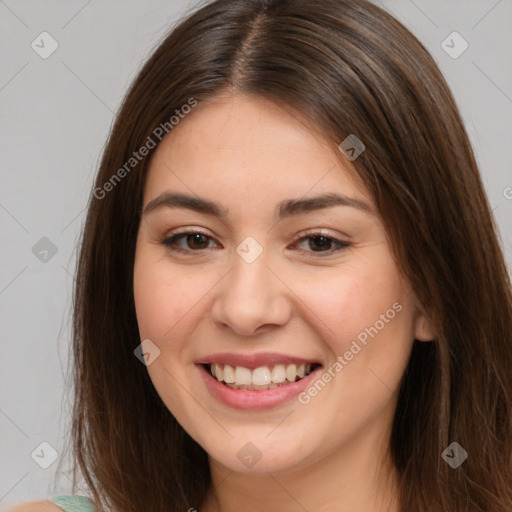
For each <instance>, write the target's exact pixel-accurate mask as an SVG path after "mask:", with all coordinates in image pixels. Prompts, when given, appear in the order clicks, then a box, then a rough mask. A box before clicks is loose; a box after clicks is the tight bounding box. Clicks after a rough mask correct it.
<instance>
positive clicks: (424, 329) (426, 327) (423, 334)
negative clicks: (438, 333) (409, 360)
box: [414, 309, 435, 341]
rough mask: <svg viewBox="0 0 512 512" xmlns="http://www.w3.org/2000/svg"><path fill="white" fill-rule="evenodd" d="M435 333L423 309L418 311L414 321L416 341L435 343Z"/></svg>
mask: <svg viewBox="0 0 512 512" xmlns="http://www.w3.org/2000/svg"><path fill="white" fill-rule="evenodd" d="M434 338H435V333H434V329H433V325H432V322H431V321H430V320H429V318H428V316H427V314H426V313H425V312H424V311H423V310H422V309H416V315H415V319H414V339H416V340H418V341H433V340H434Z"/></svg>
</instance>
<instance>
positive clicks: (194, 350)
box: [134, 95, 432, 512]
mask: <svg viewBox="0 0 512 512" xmlns="http://www.w3.org/2000/svg"><path fill="white" fill-rule="evenodd" d="M336 151H338V150H337V148H336V147H334V148H333V147H332V145H329V144H327V142H325V140H323V139H322V137H321V136H320V135H319V134H318V132H316V131H314V130H313V129H312V128H311V127H308V126H307V124H305V123H303V122H301V121H299V120H298V118H297V116H296V115H295V116H294V115H291V114H290V113H289V110H288V111H287V110H284V109H281V108H279V107H277V106H276V105H275V104H273V103H271V102H268V101H266V100H263V99H260V98H255V97H244V96H240V95H239V96H229V95H225V96H222V97H217V98H215V100H213V101H208V102H204V103H203V104H200V105H199V106H198V107H197V108H196V109H195V110H194V111H193V112H192V113H190V114H189V115H188V116H187V118H186V119H185V120H183V121H182V122H181V123H180V125H179V126H177V127H176V128H175V129H174V130H173V131H172V132H171V133H170V134H169V135H168V136H167V137H166V138H165V139H164V140H163V142H162V143H161V144H160V146H159V147H158V148H157V150H156V152H155V154H154V156H153V159H152V161H151V165H150V168H149V172H148V176H147V181H146V184H145V190H144V198H143V211H144V209H145V208H146V206H147V205H148V204H149V203H150V202H151V201H152V200H154V199H155V198H157V197H158V196H159V195H160V194H162V193H164V192H173V193H183V194H188V195H192V196H194V197H200V198H203V199H207V200H210V201H213V202H215V203H219V204H220V205H221V206H222V207H224V208H225V209H227V212H228V213H227V214H226V216H225V217H223V218H218V217H216V216H214V215H209V214H206V213H202V212H201V213H200V212H197V211H193V210H191V209H187V208H184V207H175V206H174V207H166V206H163V207H160V208H155V209H153V210H152V211H150V212H148V213H146V214H144V215H143V216H142V220H141V223H140V229H139V233H138V239H137V247H136V257H135V268H134V294H135V303H136V310H137V320H138V325H139V331H140V337H141V340H145V339H150V340H151V341H152V342H153V343H154V344H155V345H156V346H157V347H158V348H159V350H160V356H159V357H158V358H156V359H155V361H154V362H153V363H152V364H150V365H149V366H148V371H149V375H150V377H151V379H152V382H153V384H154V386H155V388H156V390H157V391H158V393H159V395H160V397H161V398H162V400H163V401H164V403H165V404H166V406H167V407H168V408H169V410H170V411H171V412H172V413H173V415H174V416H175V417H176V418H177V420H178V421H179V422H180V424H181V425H182V426H183V427H184V429H185V430H186V431H187V432H188V433H189V434H190V435H191V436H192V437H193V438H194V439H195V440H196V441H197V442H198V443H199V444H200V445H201V446H202V447H203V448H204V449H205V450H206V451H207V452H208V454H209V456H210V460H211V471H212V479H213V487H212V489H213V491H212V492H211V493H210V496H209V498H208V500H207V502H206V503H205V504H203V506H202V507H201V512H221V511H222V512H234V511H238V510H242V509H243V510H254V511H256V510H266V511H269V512H274V511H276V512H277V511H279V512H283V511H290V512H291V511H295V510H315V511H319V512H324V511H334V510H335V511H337V512H348V511H353V510H358V511H368V512H370V511H384V510H388V511H390V512H393V511H396V510H397V504H396V501H395V500H394V499H393V491H394V490H396V488H395V484H396V480H395V477H396V475H395V473H394V470H393V468H392V466H391V464H390V462H389V459H388V458H387V457H386V456H385V454H386V452H387V447H388V445H389V435H390V430H391V424H392V420H393V414H394V410H395V407H396V399H397V389H398V386H399V382H400V379H401V377H402V375H403V372H404V370H405V367H406V364H407V360H408V356H409V354H410V350H411V348H412V342H413V339H414V338H416V339H419V340H424V341H427V340H430V339H432V333H431V332H430V329H429V325H428V322H427V320H426V318H425V316H424V315H423V313H422V312H421V311H420V310H419V309H418V308H417V307H416V306H415V302H414V297H413V296H412V294H411V293H410V290H409V288H408V287H407V284H406V283H405V282H404V280H403V278H402V277H401V275H400V273H399V271H398V269H397V266H396V264H395V262H394V260H393V258H392V256H391V252H390V248H389V246H388V243H387V240H386V235H385V230H384V227H383V225H382V223H381V220H380V218H379V216H378V215H377V214H376V213H375V205H374V203H373V201H372V198H371V197H370V195H369V193H368V192H367V191H366V190H365V188H364V187H363V186H362V184H361V183H360V182H359V181H358V180H357V179H356V178H355V175H354V173H353V172H350V167H349V165H350V163H349V162H348V161H346V162H345V164H343V163H342V162H341V161H340V160H339V158H338V156H339V154H338V155H337V154H336ZM333 191H336V192H339V193H342V194H344V195H346V196H348V197H350V198H355V199H357V200H359V201H364V202H365V203H366V204H367V205H368V206H369V208H370V210H371V211H370V212H367V211H365V210H363V209H358V208H354V207H351V206H346V205H345V206H333V207H330V208H323V209H317V210H313V211H309V212H302V213H300V214H297V215H291V216H289V217H285V218H283V219H281V220H279V221H276V218H275V217H274V209H275V207H276V205H277V204H278V203H279V202H281V201H283V200H287V199H291V198H295V199H299V198H304V197H312V196H316V195H320V194H325V193H330V192H333ZM190 228H192V229H195V230H198V229H199V230H200V231H201V232H203V233H204V235H205V236H202V237H201V236H199V238H197V235H196V237H193V236H189V237H187V236H184V237H181V238H180V239H178V240H177V241H175V243H174V247H175V248H176V247H180V248H182V249H184V251H185V252H181V253H180V252H178V251H177V250H176V249H174V250H173V249H172V248H171V247H169V246H166V245H164V244H162V241H163V240H164V239H168V238H169V237H170V236H171V231H172V232H173V233H172V234H175V231H178V230H179V232H181V233H183V232H185V233H187V232H190ZM320 229H322V235H323V236H327V237H331V238H335V239H338V240H340V241H342V242H345V243H350V246H349V247H346V248H343V249H341V250H339V251H332V250H327V251H326V250H324V251H322V247H320V248H319V245H322V240H319V239H318V238H316V239H313V240H311V238H306V239H303V238H302V239H301V240H302V241H300V242H299V241H297V239H298V238H299V236H300V237H302V236H305V235H304V234H303V233H304V232H306V231H307V232H308V234H309V236H310V237H311V232H312V231H316V232H318V230H320ZM248 236H250V237H253V238H254V239H255V240H256V241H257V242H258V244H259V246H261V248H263V252H262V253H261V255H259V257H258V258H257V259H255V261H252V262H251V263H248V262H247V261H246V260H244V259H243V258H242V257H241V256H240V255H239V253H237V252H236V248H237V247H238V246H239V244H240V243H241V242H242V241H243V240H244V239H245V238H246V237H248ZM315 236H319V235H315ZM308 242H309V243H308ZM315 242H316V243H315ZM323 244H324V245H323V247H327V248H328V249H330V248H331V247H333V245H334V244H332V243H331V244H329V243H327V246H326V245H325V244H326V241H325V240H323ZM246 248H247V247H246ZM396 303H398V304H399V305H401V306H402V308H401V310H400V312H399V313H397V314H396V316H394V318H393V319H392V320H390V321H388V322H386V323H385V326H384V328H382V329H380V330H379V332H378V334H377V335H376V336H375V337H373V338H369V340H370V341H369V342H368V344H367V345H366V346H365V347H364V349H363V350H361V351H360V352H359V353H358V354H357V355H356V356H355V357H354V358H353V359H352V360H351V361H349V363H348V364H347V365H346V366H345V367H344V368H343V371H341V372H338V373H337V374H336V376H335V378H332V379H331V381H330V382H329V384H328V385H326V386H325V387H324V388H323V389H322V391H321V392H320V393H318V394H317V395H316V396H315V397H314V398H311V400H310V401H309V402H308V403H307V404H302V403H299V401H298V400H297V398H295V399H291V400H288V401H286V402H285V403H282V404H279V405H278V406H275V407H270V408H266V409H262V410H247V409H245V410H244V409H238V408H234V407H231V406H229V405H226V404H225V403H222V402H220V401H219V400H217V399H216V398H214V397H212V395H211V394H210V392H209V390H208V388H207V386H205V383H204V382H203V379H202V378H200V376H199V370H198V365H197V364H196V362H197V361H198V360H200V359H202V358H204V357H206V356H207V355H210V354H215V353H234V354H260V353H262V352H277V353H279V354H287V355H292V356H298V357H302V358H304V359H306V360H311V361H317V362H320V363H321V365H322V368H321V370H320V375H321V374H322V370H323V371H324V372H325V369H327V368H329V367H331V366H332V364H333V362H335V361H336V359H337V357H338V356H340V355H343V354H345V353H346V352H347V350H349V349H350V345H351V343H352V341H353V340H355V339H356V337H357V336H358V334H360V333H361V332H362V331H363V330H364V329H365V328H366V327H370V326H374V325H376V320H378V319H379V318H381V316H380V315H382V314H383V313H385V312H386V311H388V310H389V309H390V308H391V307H392V305H393V304H395V305H396ZM381 323H382V322H381ZM212 378H213V377H212ZM253 393H257V391H253ZM248 442H251V443H252V444H253V445H254V446H255V447H256V448H257V450H258V452H259V454H260V455H261V459H260V460H259V461H258V462H257V463H256V464H254V465H253V466H251V467H247V466H246V465H244V463H243V462H242V461H241V460H240V458H239V457H237V453H238V452H239V450H240V449H242V447H244V446H245V445H246V443H248ZM379 471H380V472H379ZM379 475H380V478H379ZM249 504H250V505H249ZM248 507H251V508H248Z"/></svg>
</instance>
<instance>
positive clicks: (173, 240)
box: [162, 231, 213, 252]
mask: <svg viewBox="0 0 512 512" xmlns="http://www.w3.org/2000/svg"><path fill="white" fill-rule="evenodd" d="M183 241H185V245H183V243H182V242H183ZM210 241H213V239H212V238H211V237H209V236H208V235H205V234H204V233H200V232H195V231H188V232H184V233H177V234H175V235H172V236H171V237H168V238H166V239H165V240H162V244H163V245H165V246H167V247H169V248H170V249H171V250H173V251H179V252H194V251H200V250H202V249H209V248H210V247H211V246H209V243H210Z"/></svg>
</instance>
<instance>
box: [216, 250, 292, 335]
mask: <svg viewBox="0 0 512 512" xmlns="http://www.w3.org/2000/svg"><path fill="white" fill-rule="evenodd" d="M268 263H269V262H268V259H267V257H266V254H265V252H263V254H261V255H260V256H259V258H258V259H256V261H253V262H252V263H247V262H246V261H244V260H243V259H242V258H241V257H239V256H238V254H235V255H234V259H233V268H232V269H231V271H230V272H229V273H228V274H227V276H226V277H225V278H224V279H223V280H222V281H221V283H219V286H218V287H216V295H215V297H214V301H213V305H212V316H213V321H214V322H215V323H216V325H217V326H219V327H220V328H222V329H230V330H231V331H233V332H234V333H236V334H239V335H242V336H258V335H260V334H262V333H264V332H266V331H267V330H271V329H275V327H276V326H283V325H285V324H286V323H287V322H288V321H289V319H290V316H291V313H292V301H291V297H290V293H291V292H290V290H289V288H288V287H287V286H286V284H285V283H284V282H283V281H282V280H281V279H280V278H279V276H278V273H277V272H276V271H275V270H272V269H271V268H269V266H268Z"/></svg>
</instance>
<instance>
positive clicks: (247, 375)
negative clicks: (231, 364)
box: [235, 366, 252, 386]
mask: <svg viewBox="0 0 512 512" xmlns="http://www.w3.org/2000/svg"><path fill="white" fill-rule="evenodd" d="M235 384H236V385H237V386H250V385H251V384H252V379H251V370H249V368H244V367H243V366H237V367H236V368H235Z"/></svg>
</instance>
